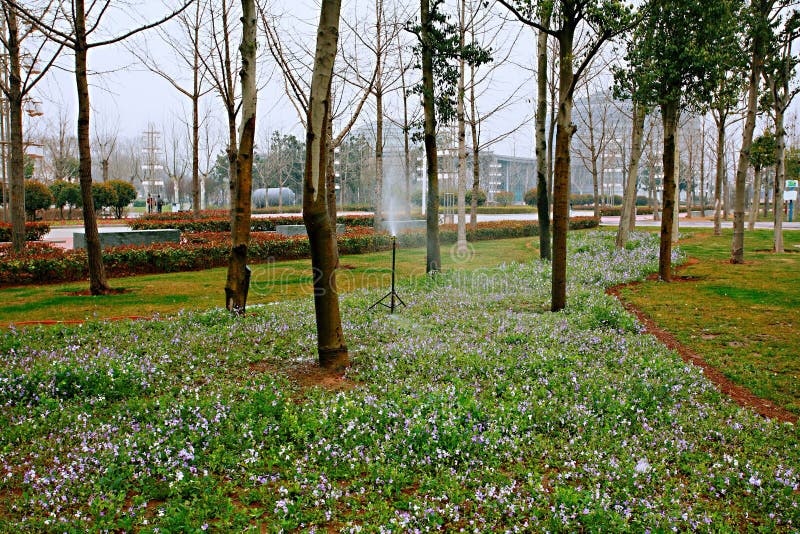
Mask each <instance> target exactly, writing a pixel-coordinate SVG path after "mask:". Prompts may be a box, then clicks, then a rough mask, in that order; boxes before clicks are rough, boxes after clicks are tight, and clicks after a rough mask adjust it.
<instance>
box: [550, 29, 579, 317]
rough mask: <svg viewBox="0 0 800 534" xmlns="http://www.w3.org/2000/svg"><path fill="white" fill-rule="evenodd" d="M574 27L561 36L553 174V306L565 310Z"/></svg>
mask: <svg viewBox="0 0 800 534" xmlns="http://www.w3.org/2000/svg"><path fill="white" fill-rule="evenodd" d="M573 31H574V30H572V29H571V28H564V29H563V30H562V31H561V33H560V34H559V37H558V41H559V69H558V71H559V77H558V86H559V87H558V89H559V90H558V92H559V98H558V100H559V102H558V125H557V128H556V151H555V169H554V177H553V280H552V288H551V310H552V311H554V312H556V311H560V310H563V309H564V307H565V306H566V304H567V231H568V228H569V188H570V183H569V182H570V180H569V178H570V143H571V141H572V136H573V134H574V133H575V125H574V124H572V105H573V93H572V82H573V80H574V73H573V68H572V59H573V58H572V54H573V50H572V43H573Z"/></svg>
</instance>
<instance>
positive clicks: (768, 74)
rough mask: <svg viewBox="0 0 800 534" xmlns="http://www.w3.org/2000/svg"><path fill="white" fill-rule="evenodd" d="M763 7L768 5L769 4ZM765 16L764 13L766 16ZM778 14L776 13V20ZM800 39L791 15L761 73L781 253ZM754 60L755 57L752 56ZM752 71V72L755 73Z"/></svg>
mask: <svg viewBox="0 0 800 534" xmlns="http://www.w3.org/2000/svg"><path fill="white" fill-rule="evenodd" d="M762 1H763V2H765V3H768V4H771V3H772V2H766V0H762ZM765 14H767V13H765ZM777 16H778V14H777V13H776V18H777ZM798 38H800V17H799V16H798V12H796V11H794V12H792V13H790V14H787V17H786V20H785V21H783V26H782V27H781V28H780V30H779V31H778V34H777V35H776V36H775V37H774V39H773V41H772V43H771V47H770V49H769V57H768V60H767V63H766V65H765V68H764V70H763V75H764V79H765V80H766V84H767V90H768V94H769V100H770V103H771V107H772V118H773V120H774V122H775V186H774V190H773V199H774V206H775V209H774V214H773V215H774V219H773V231H774V237H773V250H774V252H778V253H783V252H784V246H783V210H782V209H780V206H781V203H782V202H783V189H784V180H785V169H786V125H785V120H784V118H785V116H786V111H787V109H788V108H789V105H790V104H791V103H792V100H794V97H795V96H797V93H798V92H800V86H799V85H798V84H797V83H796V82H795V79H794V78H795V76H796V72H795V71H796V68H797V65H798V63H799V62H800V59H798V57H797V53H796V50H795V48H796V46H795V45H796V42H797V40H798ZM754 57H755V55H754ZM754 70H755V69H754Z"/></svg>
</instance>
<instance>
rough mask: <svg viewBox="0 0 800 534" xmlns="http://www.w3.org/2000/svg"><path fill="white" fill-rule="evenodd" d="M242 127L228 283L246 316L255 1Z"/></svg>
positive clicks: (245, 59)
mask: <svg viewBox="0 0 800 534" xmlns="http://www.w3.org/2000/svg"><path fill="white" fill-rule="evenodd" d="M239 51H240V54H241V58H242V68H241V70H240V71H239V72H240V76H241V82H242V125H241V129H240V132H239V140H240V145H239V147H238V150H237V154H236V167H237V171H238V173H237V180H236V205H235V209H234V218H233V226H232V227H231V255H230V259H229V260H228V278H227V283H226V284H225V307H226V308H227V309H228V310H229V311H230V312H231V313H235V314H243V313H244V311H245V307H246V306H247V289H248V284H249V280H248V276H247V247H248V244H249V242H250V215H251V206H250V198H251V194H252V183H253V145H254V138H255V131H256V102H257V91H256V9H255V0H242V44H241V46H240V47H239Z"/></svg>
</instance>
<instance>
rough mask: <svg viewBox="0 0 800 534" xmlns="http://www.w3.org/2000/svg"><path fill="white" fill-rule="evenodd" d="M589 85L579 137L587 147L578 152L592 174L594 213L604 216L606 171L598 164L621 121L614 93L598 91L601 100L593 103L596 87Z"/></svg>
mask: <svg viewBox="0 0 800 534" xmlns="http://www.w3.org/2000/svg"><path fill="white" fill-rule="evenodd" d="M585 88H586V100H585V101H584V102H585V110H584V113H582V114H581V115H580V119H579V121H580V122H581V123H582V124H583V128H578V134H577V136H576V137H577V139H578V143H579V144H580V146H582V147H583V150H580V151H579V152H578V155H579V157H580V158H581V160H582V161H583V164H584V167H586V169H587V170H588V171H589V172H590V173H591V175H592V189H593V193H594V216H595V217H600V204H601V196H602V195H601V191H602V189H604V188H603V177H602V174H603V172H604V167H605V166H604V165H601V166H600V167H598V162H602V160H603V158H604V157H605V155H606V151H607V150H608V147H609V146H610V145H611V142H612V141H613V140H614V139H615V138H616V133H617V121H615V120H614V119H613V118H612V116H611V107H612V103H611V95H610V94H609V93H603V92H599V93H596V94H595V96H596V97H598V98H599V99H600V102H597V100H596V99H595V100H594V103H593V101H592V93H591V91H592V87H591V86H590V85H589V84H586V85H585ZM597 114H599V116H598V115H597Z"/></svg>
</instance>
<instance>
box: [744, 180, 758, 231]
mask: <svg viewBox="0 0 800 534" xmlns="http://www.w3.org/2000/svg"><path fill="white" fill-rule="evenodd" d="M760 202H761V167H760V166H755V167H753V203H752V205H751V206H750V212H749V213H748V215H749V217H748V218H747V219H748V220H747V229H748V230H750V231H753V230H754V229H755V227H756V218H757V216H758V208H759V207H760V206H759V203H760Z"/></svg>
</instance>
